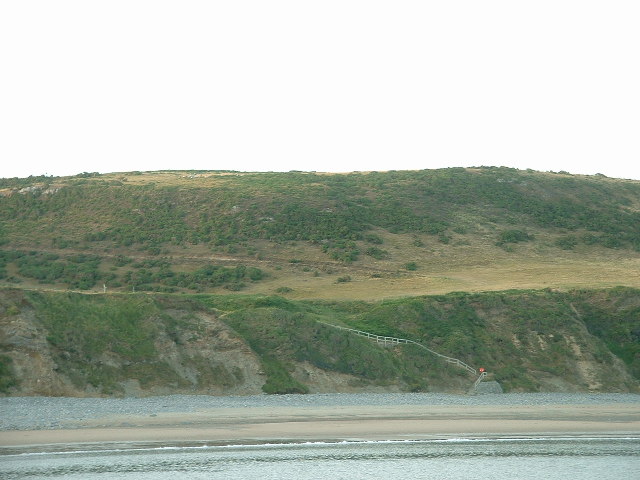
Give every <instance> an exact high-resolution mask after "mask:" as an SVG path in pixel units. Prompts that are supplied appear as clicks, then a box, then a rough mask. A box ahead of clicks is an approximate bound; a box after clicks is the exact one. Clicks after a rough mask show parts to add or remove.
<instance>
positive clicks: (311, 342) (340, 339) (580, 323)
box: [0, 288, 640, 396]
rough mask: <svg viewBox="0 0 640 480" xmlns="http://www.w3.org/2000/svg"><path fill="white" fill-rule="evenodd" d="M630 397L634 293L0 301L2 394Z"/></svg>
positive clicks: (0, 293) (72, 296)
mask: <svg viewBox="0 0 640 480" xmlns="http://www.w3.org/2000/svg"><path fill="white" fill-rule="evenodd" d="M327 324H334V325H342V326H350V327H352V328H357V329H360V330H365V331H370V332H372V333H376V334H379V335H390V336H397V337H402V338H409V339H412V340H416V341H418V342H420V343H422V344H424V345H425V346H428V347H429V348H431V349H434V350H436V351H439V352H441V353H443V354H446V355H450V356H453V357H456V358H460V359H461V360H463V361H465V362H466V363H468V364H470V365H472V366H474V367H476V368H477V367H480V366H484V367H485V368H487V369H488V371H489V372H490V377H489V378H490V379H495V380H498V381H499V382H500V383H501V385H502V386H503V388H504V389H505V390H506V391H584V392H604V391H607V392H616V391H638V386H639V381H640V291H638V290H635V289H628V288H617V289H612V290H583V291H572V292H564V293H562V292H553V291H548V290H545V291H511V292H498V293H482V294H462V293H458V294H450V295H443V296H428V297H414V298H407V299H400V300H393V301H385V302H374V303H370V302H362V301H357V302H356V301H351V302H319V301H314V302H309V301H307V302H301V301H290V300H286V299H284V298H282V297H277V296H245V295H227V296H215V295H197V296H185V295H159V294H156V295H144V294H135V295H134V294H100V295H96V294H94V295H88V294H77V293H56V292H33V291H24V290H19V289H2V290H0V390H1V391H2V392H4V393H5V394H11V395H81V396H84V395H87V396H97V395H150V394H168V393H177V392H184V393H202V394H205V393H206V394H255V393H261V392H267V393H305V392H329V391H331V392H357V391H436V392H457V393H464V392H466V391H467V390H468V389H469V387H470V386H471V384H472V383H473V381H474V380H475V377H474V376H473V375H470V374H468V373H467V372H465V371H464V370H462V369H458V368H455V367H454V366H450V365H447V364H444V363H443V362H442V361H441V360H440V359H439V358H438V357H435V356H433V355H431V354H429V353H428V352H425V351H424V350H422V349H420V348H418V347H416V346H412V345H406V346H392V347H384V346H381V345H378V344H376V343H374V342H372V341H370V340H367V339H365V338H362V337H358V336H355V335H353V334H351V333H349V332H347V331H344V330H340V329H336V328H333V327H331V326H330V325H327Z"/></svg>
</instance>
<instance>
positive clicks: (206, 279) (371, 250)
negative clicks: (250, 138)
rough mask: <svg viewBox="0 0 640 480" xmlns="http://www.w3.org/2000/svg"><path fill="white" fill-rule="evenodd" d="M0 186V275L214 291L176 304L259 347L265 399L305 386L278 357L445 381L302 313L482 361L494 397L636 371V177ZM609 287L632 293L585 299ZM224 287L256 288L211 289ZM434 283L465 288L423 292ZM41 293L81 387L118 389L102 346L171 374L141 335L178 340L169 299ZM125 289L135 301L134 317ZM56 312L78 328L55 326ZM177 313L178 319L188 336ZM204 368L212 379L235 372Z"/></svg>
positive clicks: (31, 182) (27, 281)
mask: <svg viewBox="0 0 640 480" xmlns="http://www.w3.org/2000/svg"><path fill="white" fill-rule="evenodd" d="M34 187H35V188H34ZM25 188H26V189H27V190H21V189H25ZM0 193H1V194H2V195H3V196H2V197H0V249H1V250H2V254H1V255H0V284H4V285H16V284H18V285H20V286H21V287H26V288H35V289H38V290H44V291H46V290H68V289H80V290H82V291H88V292H100V291H102V285H103V284H106V285H107V288H108V291H109V292H131V291H132V290H133V289H136V291H141V290H150V291H153V290H161V291H162V290H164V291H175V292H181V293H194V292H201V293H207V294H216V296H202V297H195V299H193V298H191V297H189V298H190V299H189V300H185V301H187V303H189V302H196V303H195V305H196V306H195V307H194V306H193V305H194V304H192V303H189V305H191V306H189V307H188V308H187V310H188V311H191V309H194V308H195V309H196V310H197V309H199V308H204V309H205V310H206V311H208V312H209V311H214V312H217V314H220V315H223V316H224V319H225V320H224V321H225V322H227V323H228V325H230V326H231V327H232V328H233V329H235V331H237V333H238V334H239V335H240V336H241V337H242V338H244V341H246V342H247V343H248V345H250V346H251V348H252V349H253V350H254V351H255V352H257V353H258V355H259V357H260V359H261V362H262V363H263V365H262V368H263V370H264V371H265V372H266V374H267V376H268V379H269V381H268V382H267V385H268V386H267V387H266V389H267V390H268V391H304V390H305V389H306V388H307V387H306V386H305V385H304V379H303V378H301V377H300V376H299V375H298V376H296V374H295V369H296V367H295V366H296V365H299V364H301V363H305V362H306V363H308V364H312V365H316V366H317V367H319V368H324V369H329V370H332V371H336V372H340V373H347V374H352V375H355V376H356V377H359V378H361V379H362V381H363V382H365V383H366V382H369V383H371V382H373V383H374V384H380V385H385V384H390V383H393V384H398V382H400V383H401V384H402V385H403V386H402V388H409V389H410V388H416V389H424V388H435V387H434V386H443V385H446V383H447V382H450V381H451V378H455V377H456V375H458V376H459V375H460V374H459V373H457V372H453V371H451V370H447V369H446V368H445V367H443V366H440V365H436V366H435V367H434V365H435V364H434V363H433V359H430V360H429V361H430V362H431V363H425V361H426V360H425V358H424V356H420V355H418V354H416V353H415V352H413V353H411V352H409V353H407V352H406V351H404V350H403V351H402V352H400V351H397V352H389V351H387V352H381V351H379V349H377V348H373V347H372V346H371V345H369V344H368V343H366V342H363V341H361V339H351V338H347V337H345V336H344V334H339V333H336V331H332V330H327V328H329V327H322V326H320V324H318V323H317V322H316V320H323V321H329V322H330V323H331V322H333V323H339V324H343V325H351V326H354V327H356V328H361V329H363V330H369V331H373V332H374V333H379V334H394V335H398V336H404V337H409V338H412V339H416V340H419V341H422V342H424V343H425V344H427V345H429V346H430V347H433V348H436V349H440V350H443V353H446V354H449V355H454V356H458V357H459V358H461V359H463V360H465V361H467V362H468V363H471V364H472V365H475V366H479V365H480V364H483V365H486V366H488V368H490V369H491V371H494V372H495V375H496V377H497V378H498V379H499V380H500V381H501V382H502V383H503V385H504V386H505V387H506V388H508V389H524V390H536V389H553V388H554V384H553V382H554V381H557V379H561V381H562V382H565V383H563V385H564V387H561V386H557V385H556V387H557V388H569V389H571V388H576V389H594V390H603V389H604V390H606V389H614V390H615V389H625V388H631V387H629V386H628V385H626V386H625V385H623V384H624V382H625V381H624V380H623V379H622V377H621V376H620V375H618V376H615V375H613V376H612V377H611V378H610V379H608V378H606V375H604V374H603V373H602V372H604V371H606V369H604V370H602V369H600V370H598V369H597V368H596V370H597V371H596V370H593V368H595V367H592V365H597V364H598V363H600V364H602V365H605V366H607V365H608V366H609V367H610V369H611V371H613V370H615V369H614V368H613V364H611V362H612V358H613V357H611V355H610V352H613V353H614V354H615V355H617V356H618V357H619V358H620V359H622V360H623V361H624V362H625V364H626V368H627V369H628V370H629V371H630V372H631V373H632V374H633V375H634V376H635V378H636V379H637V378H638V368H639V367H638V357H639V355H640V353H639V352H638V341H639V339H638V329H639V328H640V327H639V326H638V311H637V308H638V307H637V304H638V290H637V289H638V288H640V276H639V275H638V272H639V271H640V252H639V250H640V248H639V245H640V216H639V215H640V214H639V211H640V182H634V181H623V180H616V179H608V178H605V177H601V176H595V177H580V176H570V175H564V174H550V173H540V172H531V171H526V172H525V171H517V170H513V169H506V168H488V169H485V168H481V169H446V170H435V171H422V172H388V173H378V172H373V173H368V174H347V175H325V174H303V173H289V174H238V173H234V172H148V173H140V172H132V173H123V174H110V175H82V176H78V177H71V178H29V179H4V180H0ZM176 279H180V281H179V282H178V281H176ZM617 286H626V287H633V288H632V289H629V290H624V289H622V290H621V289H613V290H602V289H603V288H607V289H608V288H609V287H617ZM540 289H543V290H540ZM230 290H231V291H239V292H241V293H243V294H250V295H254V296H248V297H247V296H219V294H228V293H229V291H230ZM512 290H521V291H520V292H512ZM522 290H524V291H522ZM450 292H467V293H464V294H462V293H457V294H456V293H453V294H450V295H445V296H437V295H444V294H449V293H450ZM491 292H495V293H491ZM274 293H278V294H280V295H282V296H285V297H287V299H288V300H284V299H283V298H282V297H271V296H270V295H273V294H274ZM29 295H36V294H29ZM40 295H42V296H41V297H37V296H31V297H29V298H30V300H29V302H30V304H31V305H32V306H33V308H34V309H35V310H37V311H40V312H41V313H42V315H41V316H40V317H39V318H40V321H42V322H45V324H46V325H45V326H46V328H50V329H51V331H50V335H49V342H50V343H51V345H53V347H54V350H55V351H58V352H59V353H60V352H67V353H66V354H65V355H71V357H67V356H64V357H61V358H60V359H58V361H59V364H60V365H62V366H63V367H64V365H68V367H69V368H70V369H71V370H73V371H74V372H76V373H77V375H76V377H75V381H76V382H78V384H79V385H80V384H86V383H87V382H89V383H91V384H93V385H94V386H96V388H100V389H102V391H104V392H108V391H110V389H115V391H117V389H118V388H120V387H118V385H119V383H118V382H119V381H121V380H122V378H120V377H118V375H119V374H120V373H122V372H120V373H118V372H116V371H113V372H107V371H106V370H105V368H104V367H100V366H99V365H97V364H94V362H95V359H96V358H98V357H99V355H97V354H96V352H98V354H99V353H100V352H102V353H104V351H105V349H108V352H111V353H113V354H116V355H118V356H120V357H122V358H123V359H124V361H125V362H130V365H132V366H131V367H129V370H130V373H127V375H137V377H138V378H143V379H144V378H147V379H148V381H149V382H151V383H153V378H154V377H157V378H161V379H164V380H163V381H166V382H173V384H175V385H178V386H179V385H181V382H184V379H182V378H181V377H180V376H179V375H177V374H176V372H174V371H172V370H171V368H168V367H167V366H166V365H165V364H164V363H163V362H162V361H161V360H159V357H158V356H157V352H156V351H154V350H153V349H152V348H151V347H150V346H149V345H148V344H147V343H145V340H144V339H145V338H148V337H149V336H151V337H153V335H162V336H163V338H165V339H166V337H171V335H173V336H175V335H177V333H175V332H176V331H177V330H176V328H178V327H176V325H177V324H180V325H181V323H180V322H181V321H182V320H179V321H178V320H176V318H178V319H182V318H183V317H175V316H172V315H171V314H169V315H165V314H164V312H165V310H166V308H168V307H167V305H166V301H165V300H161V299H162V298H165V299H167V298H168V299H171V300H170V301H169V303H170V304H171V303H173V302H178V303H179V302H180V301H178V300H177V299H178V298H180V297H179V296H168V297H167V296H164V297H163V296H161V297H158V298H157V299H152V298H148V297H138V296H133V297H131V298H129V297H128V296H126V295H125V296H123V297H118V296H117V295H115V296H113V297H112V296H108V297H105V298H113V299H115V298H120V300H117V301H116V300H114V301H115V303H111V301H106V300H104V299H102V300H100V299H99V298H98V297H94V296H91V297H78V298H83V299H85V300H77V299H76V300H74V301H73V302H72V303H71V304H68V302H69V301H70V300H61V298H63V297H58V296H57V295H56V294H53V293H44V292H43V293H41V294H40ZM255 295H257V296H255ZM262 295H269V297H263V296H262ZM424 295H429V297H423V296H424ZM406 297H412V298H406ZM69 298H71V297H69ZM74 298H75V297H74ZM132 298H136V299H141V298H143V299H144V300H143V301H142V302H143V303H144V305H146V306H145V307H144V308H145V312H146V313H145V314H144V315H142V316H140V315H141V313H140V312H139V310H138V308H139V307H138V306H135V305H136V304H135V302H134V303H133V304H132V303H131V302H132V301H133V300H132ZM185 298H186V297H185ZM265 298H267V299H268V300H265ZM274 299H275V300H274ZM302 300H304V301H302ZM136 301H140V300H136ZM365 301H366V302H365ZM100 302H103V303H104V302H106V303H104V305H102V304H101V303H100ZM157 302H161V303H162V302H164V303H162V305H159V304H158V303H157ZM265 302H266V303H267V304H265ZM369 302H371V303H369ZM100 305H102V306H100ZM197 305H199V306H197ZM16 308H17V307H16ZM84 308H87V309H88V310H87V311H84V310H83V309H84ZM180 308H182V307H180ZM185 308H186V307H185ZM110 309H111V310H110ZM121 310H122V311H121ZM6 311H9V310H6ZM6 311H5V312H6ZM94 311H95V312H98V313H95V312H94ZM56 312H58V313H59V315H58V314H56ZM68 312H75V313H73V315H71V317H73V318H76V320H75V321H76V323H75V324H73V323H72V324H69V325H66V326H65V324H64V322H63V321H62V320H60V319H64V318H67V317H69V315H68ZM78 312H79V313H78ZM91 312H94V313H91ZM109 312H111V313H109ZM114 312H116V313H114ZM136 315H137V316H136ZM185 315H186V316H185V317H184V318H189V320H188V321H187V320H185V322H186V323H185V325H186V326H184V325H183V327H179V328H183V329H185V328H186V329H197V328H202V325H200V324H198V325H200V326H199V327H198V325H196V324H195V323H193V322H194V321H195V320H193V319H191V317H190V316H189V315H191V314H190V313H188V312H187V313H185ZM5 317H6V318H10V315H9V316H7V315H6V313H5ZM47 318H48V319H49V320H47ZM55 318H58V319H59V320H55V321H54V320H51V319H55ZM117 318H120V319H121V321H123V322H124V323H123V324H122V325H118V324H117ZM152 318H153V319H155V320H153V321H152V320H151V319H152ZM158 319H163V320H161V321H160V320H158ZM47 321H49V322H53V323H51V324H47ZM77 322H81V324H78V323H77ZM141 322H142V323H141ZM176 322H177V324H176ZM196 323H197V322H196ZM171 325H173V326H171ZM54 327H55V328H54ZM78 327H81V328H78ZM101 329H102V330H101ZM146 329H150V330H148V331H147V330H146ZM171 329H173V330H171ZM171 331H173V333H171ZM185 331H186V330H185ZM136 332H137V333H144V332H146V333H144V335H147V334H148V335H147V337H145V336H144V335H143V336H142V337H140V338H139V339H138V340H136V337H135V335H134V333H136ZM74 335H80V338H75V337H74ZM123 335H124V337H123ZM594 336H595V337H594ZM105 338H112V339H113V341H114V342H115V343H114V345H115V346H114V345H112V344H109V345H103V344H101V343H100V342H104V339H105ZM267 340H268V341H267ZM56 342H57V343H56ZM354 345H355V346H356V347H357V348H356V350H357V351H358V352H359V354H358V355H355V356H354V355H353V354H352V353H353V348H354ZM114 348H115V350H113V349H114ZM56 349H57V350H56ZM145 352H146V353H145ZM274 352H275V353H274ZM111 353H110V354H111ZM60 354H62V353H60ZM147 354H148V355H149V358H146V359H142V360H140V359H138V358H134V357H135V355H143V356H144V355H147ZM131 355H133V357H131V358H129V356H131ZM190 358H191V357H190ZM194 358H195V357H194ZM72 360H73V362H72ZM363 360H364V364H363V363H362V362H363ZM189 361H193V362H195V361H196V360H193V359H191V360H189ZM198 361H200V360H198ZM69 362H71V363H73V365H71V364H69ZM83 362H84V363H83ZM589 362H591V363H589ZM11 365H12V358H11V356H10V355H9V356H7V355H4V354H2V356H0V377H2V378H0V388H4V389H7V388H11V385H12V382H15V378H12V377H11V375H10V372H11V371H12V366H11ZM82 365H85V367H86V368H85V367H81V366H82ZM366 365H368V366H369V370H366V369H365V366H366ZM371 365H375V368H374V369H371ZM64 368H66V367H64ZM87 368H88V369H87ZM193 368H195V369H197V368H198V367H197V365H196V363H194V364H193ZM207 368H208V373H207V378H209V379H210V380H209V381H210V383H211V382H213V383H214V384H215V382H216V381H217V380H215V379H216V378H217V377H220V378H223V380H222V382H223V383H224V382H226V383H227V384H233V383H234V382H236V380H237V379H236V378H235V377H234V374H233V373H232V372H230V371H229V372H227V371H225V372H223V373H224V374H221V373H220V372H222V371H223V370H221V369H222V367H221V366H220V365H217V364H216V365H209V366H208V367H207ZM135 369H138V370H139V369H142V370H140V371H137V370H136V371H135V372H134V370H135ZM145 369H146V370H145ZM125 370H126V369H125ZM374 370H375V372H377V373H375V374H372V373H371V372H372V371H374ZM154 372H155V373H154ZM158 372H160V373H161V375H159V376H158V375H157V373H158ZM216 372H217V373H216ZM425 372H428V373H426V374H425ZM372 375H373V376H372ZM603 375H604V376H603ZM92 382H93V383H92ZM567 382H568V383H567ZM96 384H97V385H96Z"/></svg>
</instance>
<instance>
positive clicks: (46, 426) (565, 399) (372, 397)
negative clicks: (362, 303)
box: [0, 393, 640, 431]
mask: <svg viewBox="0 0 640 480" xmlns="http://www.w3.org/2000/svg"><path fill="white" fill-rule="evenodd" d="M611 403H634V404H638V405H639V407H640V395H639V394H631V393H596V394H587V393H505V394H486V395H451V394H439V393H327V394H308V395H253V396H226V397H225V396H208V395H168V396H158V397H143V398H135V397H127V398H70V397H1V398H0V431H1V430H55V429H60V428H65V427H66V428H74V424H75V423H76V422H81V421H85V420H92V419H99V418H103V417H107V416H112V415H139V416H155V415H158V414H159V413H171V412H187V413H188V412H195V411H198V410H204V409H210V408H252V407H309V406H310V407H340V406H363V407H365V406H387V405H425V406H429V405H444V406H446V405H451V406H457V405H461V406H464V405H469V406H476V405H497V406H502V405H504V406H509V405H531V406H536V405H562V404H568V405H597V404H611Z"/></svg>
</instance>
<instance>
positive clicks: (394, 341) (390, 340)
mask: <svg viewBox="0 0 640 480" xmlns="http://www.w3.org/2000/svg"><path fill="white" fill-rule="evenodd" d="M320 323H322V324H323V325H328V326H330V327H333V328H339V329H340V330H347V331H349V332H351V333H353V334H355V335H358V336H360V337H365V338H369V339H371V340H375V341H376V342H378V343H382V344H384V345H400V344H408V343H410V344H412V345H417V346H418V347H420V348H423V349H424V350H426V351H427V352H429V353H431V354H433V355H435V356H437V357H440V358H442V359H443V360H444V361H445V362H447V363H451V364H453V365H456V366H457V367H460V368H464V369H465V370H466V371H467V372H469V373H471V374H473V375H478V371H477V370H476V369H475V368H473V367H472V366H470V365H467V364H466V363H464V362H463V361H462V360H458V359H457V358H453V357H448V356H447V355H443V354H441V353H438V352H436V351H434V350H431V349H430V348H428V347H425V346H424V345H422V344H421V343H418V342H415V341H413V340H407V339H406V338H396V337H384V336H382V335H375V334H373V333H369V332H363V331H362V330H356V329H354V328H348V327H341V326H339V325H333V324H332V323H325V322H320ZM486 375H487V373H486V372H482V374H480V376H479V377H478V380H476V383H475V384H474V385H473V387H474V388H476V387H477V386H478V384H479V383H480V382H481V381H482V379H483V378H484V377H485V376H486Z"/></svg>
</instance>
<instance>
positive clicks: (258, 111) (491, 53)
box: [0, 0, 640, 179]
mask: <svg viewBox="0 0 640 480" xmlns="http://www.w3.org/2000/svg"><path fill="white" fill-rule="evenodd" d="M639 25H640V2H639V1H637V0H632V1H619V0H606V1H590V0H581V1H567V0H551V1H547V0H535V1H520V0H505V1H492V0H484V1H481V0H476V1H465V0H460V1H458V0H438V1H428V0H422V1H404V0H392V1H376V0H366V1H359V0H339V1H334V0H321V1H305V0H291V1H283V0H261V1H252V0H227V1H215V0H209V1H190V0H180V1H163V0H150V1H146V0H123V1H121V0H106V1H100V0H78V1H71V0H55V1H53V0H43V1H41V0H2V1H1V2H0V177H13V176H19V177H24V176H28V175H39V174H45V173H46V174H48V175H72V174H77V173H80V172H84V171H88V172H95V171H97V172H113V171H130V170H158V169H208V170H219V169H232V170H252V171H269V170H273V171H288V170H317V171H354V170H389V169H397V170H399V169H423V168H439V167H446V166H478V165H505V166H511V167H516V168H522V169H525V168H532V169H535V170H542V171H547V170H552V171H560V170H565V171H568V172H570V173H585V174H595V173H602V174H605V175H607V176H610V177H621V178H635V179H640V28H639Z"/></svg>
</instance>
